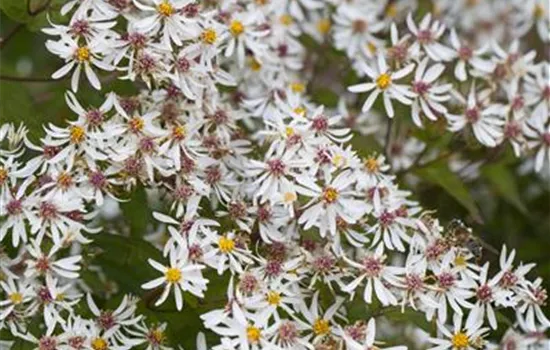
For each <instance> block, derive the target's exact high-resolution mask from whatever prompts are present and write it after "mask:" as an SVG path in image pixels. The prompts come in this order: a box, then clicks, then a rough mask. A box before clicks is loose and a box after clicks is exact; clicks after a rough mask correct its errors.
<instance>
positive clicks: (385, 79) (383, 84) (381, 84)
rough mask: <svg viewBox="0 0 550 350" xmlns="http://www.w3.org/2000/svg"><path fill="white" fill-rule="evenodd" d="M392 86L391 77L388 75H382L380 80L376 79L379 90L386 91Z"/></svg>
mask: <svg viewBox="0 0 550 350" xmlns="http://www.w3.org/2000/svg"><path fill="white" fill-rule="evenodd" d="M390 84H391V76H390V75H389V74H387V73H382V74H380V76H379V77H378V78H376V86H378V88H379V89H382V90H386V89H387V88H388V86H390Z"/></svg>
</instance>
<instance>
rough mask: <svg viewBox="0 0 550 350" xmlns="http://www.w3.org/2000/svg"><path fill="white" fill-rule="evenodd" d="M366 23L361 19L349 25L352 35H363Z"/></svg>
mask: <svg viewBox="0 0 550 350" xmlns="http://www.w3.org/2000/svg"><path fill="white" fill-rule="evenodd" d="M367 27H368V25H367V22H366V21H364V20H362V19H356V20H355V21H353V22H352V23H351V30H352V31H353V32H354V33H357V34H359V33H364V32H365V31H366V30H367Z"/></svg>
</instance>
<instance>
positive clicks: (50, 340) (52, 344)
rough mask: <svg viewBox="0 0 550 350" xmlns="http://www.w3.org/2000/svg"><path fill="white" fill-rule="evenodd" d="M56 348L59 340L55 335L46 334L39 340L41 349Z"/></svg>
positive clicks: (53, 349)
mask: <svg viewBox="0 0 550 350" xmlns="http://www.w3.org/2000/svg"><path fill="white" fill-rule="evenodd" d="M56 348H57V340H56V339H55V338H54V337H49V336H46V335H45V336H43V337H42V338H40V340H39V341H38V349H39V350H56ZM94 350H95V349H94Z"/></svg>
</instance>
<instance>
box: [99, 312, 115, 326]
mask: <svg viewBox="0 0 550 350" xmlns="http://www.w3.org/2000/svg"><path fill="white" fill-rule="evenodd" d="M96 322H97V324H98V325H99V327H101V328H102V329H105V330H107V329H111V328H113V327H114V326H115V324H116V320H115V318H114V317H113V312H112V311H109V310H107V311H101V313H100V314H99V317H98V318H97V320H96Z"/></svg>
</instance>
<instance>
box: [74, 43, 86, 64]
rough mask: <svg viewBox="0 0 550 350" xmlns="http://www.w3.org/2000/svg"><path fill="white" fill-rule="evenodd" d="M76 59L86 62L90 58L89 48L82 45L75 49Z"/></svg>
mask: <svg viewBox="0 0 550 350" xmlns="http://www.w3.org/2000/svg"><path fill="white" fill-rule="evenodd" d="M75 57H76V60H77V61H78V62H87V61H89V60H90V49H89V48H88V47H87V46H82V47H79V48H78V49H76V53H75Z"/></svg>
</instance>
